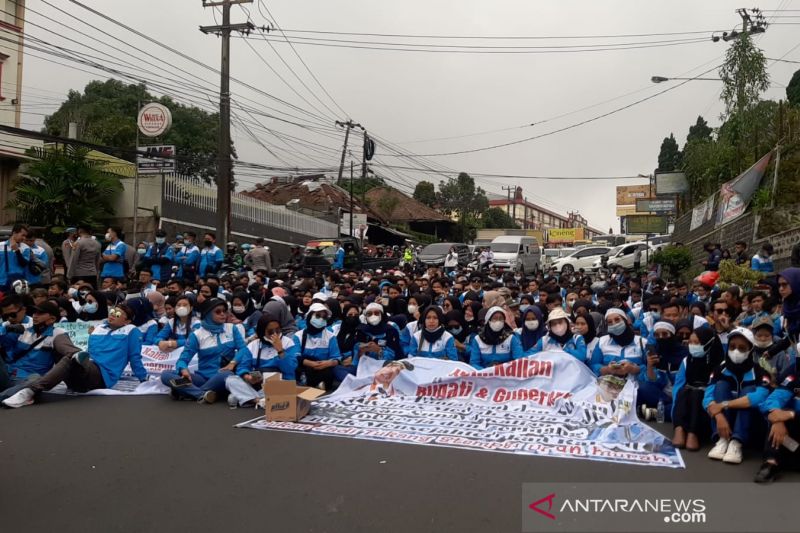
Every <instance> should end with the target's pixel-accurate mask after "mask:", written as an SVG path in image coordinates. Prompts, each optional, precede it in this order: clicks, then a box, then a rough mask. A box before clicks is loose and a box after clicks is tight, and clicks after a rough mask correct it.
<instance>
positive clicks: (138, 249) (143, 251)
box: [136, 248, 147, 255]
mask: <svg viewBox="0 0 800 533" xmlns="http://www.w3.org/2000/svg"><path fill="white" fill-rule="evenodd" d="M136 253H137V254H139V255H144V254H146V253H147V250H145V249H144V248H137V249H136Z"/></svg>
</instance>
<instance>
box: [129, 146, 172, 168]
mask: <svg viewBox="0 0 800 533" xmlns="http://www.w3.org/2000/svg"><path fill="white" fill-rule="evenodd" d="M138 151H139V152H140V153H139V154H137V156H136V166H137V168H138V170H139V174H171V173H173V172H175V146H174V145H154V146H140V147H139V148H138ZM141 152H145V153H146V154H147V155H144V154H142V153H141Z"/></svg>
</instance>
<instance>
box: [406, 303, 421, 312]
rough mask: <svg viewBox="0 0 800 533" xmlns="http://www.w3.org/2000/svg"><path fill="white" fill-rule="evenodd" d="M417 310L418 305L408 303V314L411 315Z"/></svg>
mask: <svg viewBox="0 0 800 533" xmlns="http://www.w3.org/2000/svg"><path fill="white" fill-rule="evenodd" d="M418 310H419V307H418V306H416V305H414V304H410V305H409V306H408V312H409V313H410V314H412V315H413V314H414V313H416V312H417V311H418Z"/></svg>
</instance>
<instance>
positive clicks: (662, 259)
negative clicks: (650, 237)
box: [651, 246, 692, 280]
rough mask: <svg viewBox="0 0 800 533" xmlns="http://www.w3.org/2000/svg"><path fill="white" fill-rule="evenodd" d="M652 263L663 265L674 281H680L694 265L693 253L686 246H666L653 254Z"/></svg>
mask: <svg viewBox="0 0 800 533" xmlns="http://www.w3.org/2000/svg"><path fill="white" fill-rule="evenodd" d="M651 261H652V262H653V263H655V264H657V265H661V266H662V267H663V269H664V270H665V271H666V273H667V275H668V276H669V278H670V279H672V280H678V279H680V278H681V276H682V275H684V274H685V273H686V271H687V270H688V269H689V267H690V266H691V265H692V252H691V250H689V249H688V248H686V247H685V246H666V247H664V248H662V249H661V250H659V251H657V252H656V253H654V254H653V257H652V258H651Z"/></svg>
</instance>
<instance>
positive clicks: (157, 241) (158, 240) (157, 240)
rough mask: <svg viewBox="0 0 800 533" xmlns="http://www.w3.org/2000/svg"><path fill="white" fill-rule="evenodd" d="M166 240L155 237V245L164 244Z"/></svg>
mask: <svg viewBox="0 0 800 533" xmlns="http://www.w3.org/2000/svg"><path fill="white" fill-rule="evenodd" d="M166 240H167V239H165V238H164V237H156V244H164V242H166Z"/></svg>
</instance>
